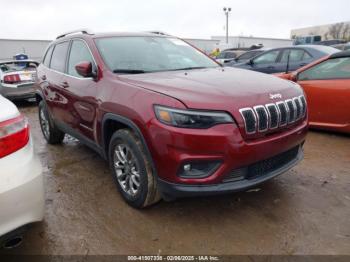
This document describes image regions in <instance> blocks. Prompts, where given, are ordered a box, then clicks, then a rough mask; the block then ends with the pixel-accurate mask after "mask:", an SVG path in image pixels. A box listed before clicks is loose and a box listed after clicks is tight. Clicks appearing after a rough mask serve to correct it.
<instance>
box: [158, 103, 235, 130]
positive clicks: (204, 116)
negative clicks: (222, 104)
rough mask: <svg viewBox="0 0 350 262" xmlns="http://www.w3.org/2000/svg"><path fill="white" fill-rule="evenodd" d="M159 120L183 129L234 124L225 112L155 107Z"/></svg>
mask: <svg viewBox="0 0 350 262" xmlns="http://www.w3.org/2000/svg"><path fill="white" fill-rule="evenodd" d="M154 110H155V113H156V116H157V119H158V120H159V121H160V122H162V123H163V124H166V125H171V126H176V127H183V128H210V127H212V126H215V125H218V124H225V123H233V119H232V117H231V116H230V115H229V114H227V113H225V112H207V111H194V110H181V109H174V108H169V107H164V106H155V107H154Z"/></svg>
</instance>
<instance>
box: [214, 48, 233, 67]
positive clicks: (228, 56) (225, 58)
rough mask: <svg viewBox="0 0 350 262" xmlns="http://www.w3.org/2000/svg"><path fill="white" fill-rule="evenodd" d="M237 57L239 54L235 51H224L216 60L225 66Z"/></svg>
mask: <svg viewBox="0 0 350 262" xmlns="http://www.w3.org/2000/svg"><path fill="white" fill-rule="evenodd" d="M236 57H237V53H236V52H235V51H230V50H228V51H226V50H225V51H222V52H221V53H220V54H219V55H218V56H217V57H216V58H215V60H216V61H217V62H218V63H220V64H225V63H228V62H230V61H232V60H233V59H235V58H236Z"/></svg>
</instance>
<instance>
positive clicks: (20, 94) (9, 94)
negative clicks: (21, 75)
mask: <svg viewBox="0 0 350 262" xmlns="http://www.w3.org/2000/svg"><path fill="white" fill-rule="evenodd" d="M0 94H1V95H2V96H4V97H6V98H8V99H10V100H25V99H30V98H34V97H35V85H34V84H24V85H19V86H18V87H16V88H14V87H6V86H3V85H0Z"/></svg>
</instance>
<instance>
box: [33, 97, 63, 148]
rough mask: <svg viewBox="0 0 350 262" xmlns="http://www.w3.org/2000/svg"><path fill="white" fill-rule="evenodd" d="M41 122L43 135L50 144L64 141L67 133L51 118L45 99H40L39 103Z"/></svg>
mask: <svg viewBox="0 0 350 262" xmlns="http://www.w3.org/2000/svg"><path fill="white" fill-rule="evenodd" d="M39 122H40V128H41V131H42V133H43V136H44V138H45V140H46V141H47V142H48V143H49V144H53V145H54V144H60V143H62V141H63V139H64V136H65V134H64V133H63V132H62V131H61V130H59V129H58V128H57V127H56V125H55V124H54V123H53V121H52V120H51V119H50V116H49V113H48V111H47V108H46V105H45V103H44V101H40V103H39Z"/></svg>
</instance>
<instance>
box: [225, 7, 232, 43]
mask: <svg viewBox="0 0 350 262" xmlns="http://www.w3.org/2000/svg"><path fill="white" fill-rule="evenodd" d="M223 10H224V12H225V15H226V44H228V14H229V13H230V12H231V7H224V9H223Z"/></svg>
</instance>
